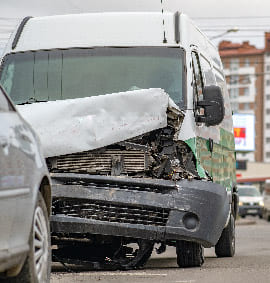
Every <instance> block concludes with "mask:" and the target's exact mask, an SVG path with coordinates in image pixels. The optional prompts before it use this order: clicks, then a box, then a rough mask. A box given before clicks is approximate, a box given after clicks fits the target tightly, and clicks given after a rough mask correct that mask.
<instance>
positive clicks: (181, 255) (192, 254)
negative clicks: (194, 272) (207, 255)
mask: <svg viewBox="0 0 270 283" xmlns="http://www.w3.org/2000/svg"><path fill="white" fill-rule="evenodd" d="M176 254H177V264H178V266H179V267H183V268H184V267H200V266H202V264H203V263H204V250H203V247H202V245H200V244H198V243H194V242H188V241H177V242H176Z"/></svg>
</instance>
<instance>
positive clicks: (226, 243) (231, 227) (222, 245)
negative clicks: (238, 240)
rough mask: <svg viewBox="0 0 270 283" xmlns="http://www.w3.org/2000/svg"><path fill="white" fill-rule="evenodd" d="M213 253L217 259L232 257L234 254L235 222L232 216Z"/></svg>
mask: <svg viewBox="0 0 270 283" xmlns="http://www.w3.org/2000/svg"><path fill="white" fill-rule="evenodd" d="M215 252H216V255H217V257H233V256H234V254H235V220H234V216H233V215H232V214H231V216H230V221H229V223H228V226H227V227H225V228H224V229H223V231H222V234H221V236H220V238H219V240H218V242H217V244H216V246H215Z"/></svg>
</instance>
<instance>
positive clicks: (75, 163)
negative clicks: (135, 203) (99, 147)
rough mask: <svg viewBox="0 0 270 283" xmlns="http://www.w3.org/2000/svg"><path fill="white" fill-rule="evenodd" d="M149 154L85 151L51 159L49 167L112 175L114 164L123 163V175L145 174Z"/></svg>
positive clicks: (118, 150) (111, 150)
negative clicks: (116, 162)
mask: <svg viewBox="0 0 270 283" xmlns="http://www.w3.org/2000/svg"><path fill="white" fill-rule="evenodd" d="M148 159H149V154H148V153H146V152H144V151H140V150H132V149H130V150H120V149H107V150H103V151H95V152H94V151H85V152H80V153H74V154H68V155H62V156H57V157H55V158H50V159H49V160H48V162H49V164H48V167H49V168H51V169H57V170H60V171H65V172H72V173H79V172H85V173H92V174H95V173H97V174H105V175H107V174H111V172H112V163H114V164H115V160H116V161H118V162H119V163H121V166H122V169H121V173H123V174H130V173H138V172H143V171H144V170H145V169H146V168H147V167H148Z"/></svg>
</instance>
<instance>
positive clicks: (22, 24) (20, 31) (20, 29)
mask: <svg viewBox="0 0 270 283" xmlns="http://www.w3.org/2000/svg"><path fill="white" fill-rule="evenodd" d="M31 18H32V17H30V16H28V17H25V18H24V19H23V20H22V22H21V24H20V26H19V28H18V30H17V33H16V35H15V37H14V40H13V42H12V50H13V49H15V48H16V46H17V44H18V42H19V39H20V36H21V34H22V31H23V29H24V27H25V25H26V23H27V22H28V21H29V20H30V19H31Z"/></svg>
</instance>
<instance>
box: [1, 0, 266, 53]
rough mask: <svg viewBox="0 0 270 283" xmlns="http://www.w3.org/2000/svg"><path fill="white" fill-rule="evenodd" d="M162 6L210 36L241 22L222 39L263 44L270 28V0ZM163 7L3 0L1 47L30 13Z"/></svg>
mask: <svg viewBox="0 0 270 283" xmlns="http://www.w3.org/2000/svg"><path fill="white" fill-rule="evenodd" d="M163 6H164V9H165V10H169V11H176V10H179V11H182V12H184V13H186V14H188V15H189V16H190V17H191V18H193V19H194V21H195V22H197V24H198V25H199V27H200V28H201V29H202V30H204V31H205V32H206V33H207V34H208V36H210V37H211V36H214V35H218V34H221V33H222V32H224V31H226V30H227V29H229V28H232V27H234V26H238V27H239V28H240V31H239V32H237V33H235V34H231V35H227V36H225V37H223V38H222V39H231V40H233V41H237V42H240V41H243V40H248V39H249V40H250V41H251V42H252V43H253V44H256V45H257V46H258V47H263V31H264V30H266V31H270V0H257V1H256V0H250V1H247V0H223V1H217V0H163ZM160 10H161V0H0V49H1V47H2V46H3V44H4V43H5V41H6V39H7V38H8V36H9V34H10V32H11V31H12V30H13V29H14V26H15V24H16V23H17V21H18V19H19V18H22V17H25V16H29V15H31V16H41V15H56V14H67V13H83V12H100V11H160ZM219 40H220V39H219ZM219 40H216V43H218V41H219Z"/></svg>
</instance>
